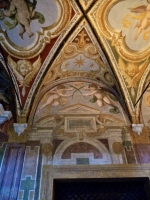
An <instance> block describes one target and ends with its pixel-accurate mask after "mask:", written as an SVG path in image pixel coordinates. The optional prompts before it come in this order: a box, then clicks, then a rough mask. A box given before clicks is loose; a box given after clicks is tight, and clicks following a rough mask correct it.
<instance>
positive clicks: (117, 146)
mask: <svg viewBox="0 0 150 200" xmlns="http://www.w3.org/2000/svg"><path fill="white" fill-rule="evenodd" d="M112 147H113V151H114V153H115V154H121V153H122V151H123V146H122V143H121V142H114V143H113V144H112Z"/></svg>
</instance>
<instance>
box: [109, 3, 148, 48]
mask: <svg viewBox="0 0 150 200" xmlns="http://www.w3.org/2000/svg"><path fill="white" fill-rule="evenodd" d="M122 8H124V9H123V10H122ZM120 10H122V12H119V11H120ZM149 19H150V2H149V1H146V0H144V1H139V0H134V1H130V0H126V1H118V2H117V3H116V4H114V5H113V7H112V9H111V10H110V12H109V15H108V21H109V24H110V26H111V27H112V28H113V29H114V30H117V31H121V33H122V35H123V36H124V37H125V42H126V45H127V46H128V48H130V49H132V50H141V48H147V45H148V43H149V42H150V35H149V34H150V26H149Z"/></svg>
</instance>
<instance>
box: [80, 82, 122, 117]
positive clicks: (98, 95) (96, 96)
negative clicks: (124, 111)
mask: <svg viewBox="0 0 150 200" xmlns="http://www.w3.org/2000/svg"><path fill="white" fill-rule="evenodd" d="M84 89H85V90H90V92H89V93H84V94H83V93H82V95H83V96H92V95H93V98H92V99H91V100H90V102H91V103H95V102H96V103H97V104H98V106H100V107H102V106H104V105H106V104H107V105H109V106H111V107H113V109H110V112H113V113H119V112H120V111H119V109H118V107H117V106H114V105H113V104H112V102H111V100H110V98H109V96H108V94H107V93H106V92H105V91H102V90H101V89H100V88H98V86H97V85H96V84H94V83H92V84H89V87H88V88H84Z"/></svg>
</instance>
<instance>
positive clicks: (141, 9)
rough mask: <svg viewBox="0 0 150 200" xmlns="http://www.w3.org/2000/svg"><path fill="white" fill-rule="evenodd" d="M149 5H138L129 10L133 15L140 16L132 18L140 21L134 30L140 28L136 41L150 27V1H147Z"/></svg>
mask: <svg viewBox="0 0 150 200" xmlns="http://www.w3.org/2000/svg"><path fill="white" fill-rule="evenodd" d="M147 3H148V5H144V4H142V5H138V6H135V7H132V8H129V9H130V11H131V12H132V13H135V14H139V15H138V16H130V17H131V18H133V19H137V20H139V21H138V22H137V23H136V25H135V27H134V28H138V29H137V32H136V35H135V37H134V40H137V39H138V37H139V35H140V34H141V33H142V31H143V30H146V29H147V28H149V27H150V0H147Z"/></svg>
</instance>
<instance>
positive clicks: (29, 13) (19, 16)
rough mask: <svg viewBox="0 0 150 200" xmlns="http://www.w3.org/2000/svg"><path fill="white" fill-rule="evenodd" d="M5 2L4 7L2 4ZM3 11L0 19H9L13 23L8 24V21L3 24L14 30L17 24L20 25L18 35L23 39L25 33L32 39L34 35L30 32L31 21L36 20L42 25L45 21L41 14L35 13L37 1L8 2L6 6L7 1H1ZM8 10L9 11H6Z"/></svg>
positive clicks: (17, 0)
mask: <svg viewBox="0 0 150 200" xmlns="http://www.w3.org/2000/svg"><path fill="white" fill-rule="evenodd" d="M4 1H6V3H5V4H6V5H5V4H4ZM3 4H4V5H3V6H5V7H4V9H6V10H4V11H1V13H0V16H1V17H0V19H1V20H2V19H4V18H5V17H9V18H11V19H12V20H13V23H10V21H8V20H4V24H5V26H6V27H7V28H8V29H13V28H15V27H16V26H17V25H18V23H19V24H20V32H19V35H20V37H21V38H22V39H23V34H24V33H25V32H27V34H28V36H29V37H32V36H33V35H34V33H33V32H32V31H31V28H30V22H31V20H32V19H38V21H39V22H40V23H44V21H45V19H44V16H43V15H42V14H41V13H38V12H35V11H34V10H35V7H36V4H37V0H33V1H32V2H30V0H10V1H9V6H8V0H3ZM8 8H9V9H8Z"/></svg>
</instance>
